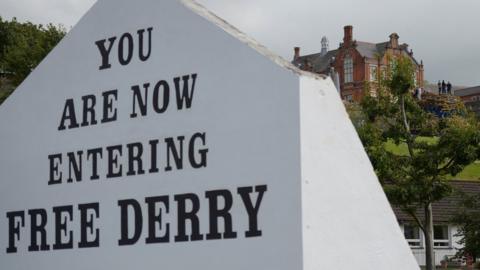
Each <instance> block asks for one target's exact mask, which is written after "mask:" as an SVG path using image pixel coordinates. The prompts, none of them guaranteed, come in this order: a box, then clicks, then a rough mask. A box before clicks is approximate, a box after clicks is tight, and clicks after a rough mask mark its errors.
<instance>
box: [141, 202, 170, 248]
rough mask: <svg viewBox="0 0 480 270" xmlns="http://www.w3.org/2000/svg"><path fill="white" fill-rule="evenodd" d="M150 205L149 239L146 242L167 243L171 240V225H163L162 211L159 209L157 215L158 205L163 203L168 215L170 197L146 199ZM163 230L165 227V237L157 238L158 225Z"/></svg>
mask: <svg viewBox="0 0 480 270" xmlns="http://www.w3.org/2000/svg"><path fill="white" fill-rule="evenodd" d="M145 202H146V203H147V205H148V237H147V239H146V240H145V242H146V243H147V244H153V243H167V242H168V241H169V239H170V224H168V223H166V224H162V209H161V208H159V209H158V215H157V214H156V205H157V204H158V203H162V204H163V205H164V207H165V213H166V214H168V206H169V205H168V196H158V197H149V198H146V199H145ZM156 224H158V227H159V229H160V231H161V230H162V227H165V229H164V231H165V233H163V236H157V225H156Z"/></svg>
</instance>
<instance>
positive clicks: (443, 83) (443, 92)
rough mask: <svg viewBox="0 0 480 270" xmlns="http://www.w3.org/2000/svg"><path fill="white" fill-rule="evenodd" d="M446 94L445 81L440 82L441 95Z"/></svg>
mask: <svg viewBox="0 0 480 270" xmlns="http://www.w3.org/2000/svg"><path fill="white" fill-rule="evenodd" d="M445 92H447V85H446V84H445V80H442V94H445Z"/></svg>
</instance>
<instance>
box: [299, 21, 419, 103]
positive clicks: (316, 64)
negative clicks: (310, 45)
mask: <svg viewBox="0 0 480 270" xmlns="http://www.w3.org/2000/svg"><path fill="white" fill-rule="evenodd" d="M399 55H405V56H407V57H409V58H410V59H411V60H412V62H413V63H414V65H415V74H414V75H415V76H414V78H415V81H416V82H415V83H416V84H417V86H418V87H422V86H423V79H424V77H423V73H424V70H423V62H422V61H420V62H418V61H417V60H416V59H415V58H414V57H413V51H412V50H409V49H408V44H405V43H403V44H400V43H399V36H398V34H396V33H392V34H391V35H390V36H389V40H388V41H385V42H380V43H370V42H364V41H357V40H355V39H353V27H352V26H351V25H347V26H345V27H344V36H343V42H342V43H340V46H339V47H338V48H337V49H335V50H330V51H329V50H328V40H327V39H326V38H325V37H324V38H322V50H321V52H319V53H315V54H310V55H303V56H301V55H300V48H299V47H295V49H294V57H293V61H292V63H293V64H294V65H296V66H297V67H299V68H300V69H303V70H307V71H311V72H315V73H320V74H325V75H330V76H331V77H332V79H333V80H334V82H335V83H336V84H337V88H339V91H340V95H341V97H342V99H344V100H347V101H360V100H361V99H362V97H363V96H364V95H365V93H364V90H365V83H366V82H369V83H370V85H373V87H370V89H371V90H373V91H374V88H375V87H374V85H375V83H376V82H378V81H379V80H380V78H381V76H382V74H384V73H385V72H386V71H387V70H388V69H389V68H390V65H392V64H394V62H393V61H392V59H394V58H395V57H398V56H399Z"/></svg>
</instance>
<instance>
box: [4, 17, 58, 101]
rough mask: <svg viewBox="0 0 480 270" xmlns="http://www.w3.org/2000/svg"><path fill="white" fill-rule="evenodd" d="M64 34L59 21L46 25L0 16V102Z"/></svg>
mask: <svg viewBox="0 0 480 270" xmlns="http://www.w3.org/2000/svg"><path fill="white" fill-rule="evenodd" d="M64 36H65V28H63V27H62V26H61V25H59V26H55V25H53V24H48V25H47V26H46V27H45V26H43V25H41V24H39V25H35V24H32V23H30V22H26V23H20V22H18V21H17V20H16V19H15V18H13V19H12V20H11V21H5V20H3V19H2V18H1V17H0V75H2V78H1V80H0V104H1V103H2V102H3V101H4V100H5V99H6V98H7V97H8V95H9V94H10V93H11V92H13V90H14V89H15V87H17V86H18V85H19V84H20V83H21V82H22V81H23V80H24V79H25V78H26V77H27V76H28V74H30V72H31V71H32V70H33V69H34V68H35V67H36V66H37V65H38V64H39V63H40V61H42V60H43V58H44V57H45V56H46V55H47V54H48V53H49V52H50V51H51V50H52V49H53V48H54V47H55V46H56V45H57V43H58V42H59V41H60V40H61V39H62V38H63V37H64Z"/></svg>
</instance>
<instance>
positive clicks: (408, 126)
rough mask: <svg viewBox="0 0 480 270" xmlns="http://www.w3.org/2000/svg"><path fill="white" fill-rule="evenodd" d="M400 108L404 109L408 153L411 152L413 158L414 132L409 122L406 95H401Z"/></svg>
mask: <svg viewBox="0 0 480 270" xmlns="http://www.w3.org/2000/svg"><path fill="white" fill-rule="evenodd" d="M400 102H401V104H400V109H401V111H402V117H403V119H402V120H403V126H404V127H405V131H406V132H407V146H408V153H409V154H410V157H412V158H413V146H412V142H413V140H412V133H411V131H410V125H409V124H408V120H407V113H406V111H405V96H404V95H401V96H400Z"/></svg>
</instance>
